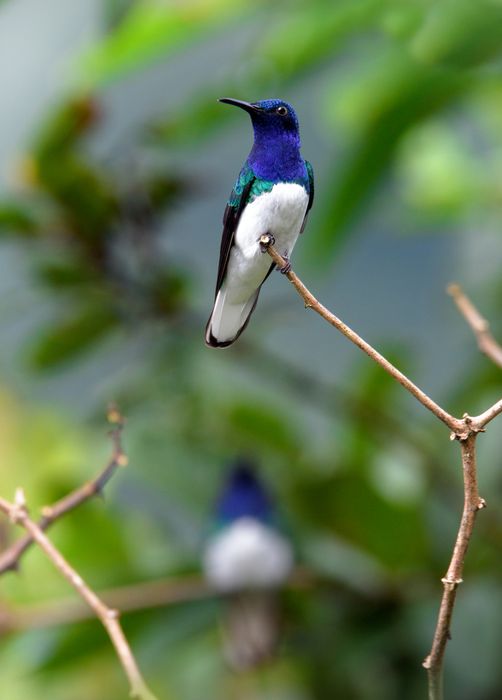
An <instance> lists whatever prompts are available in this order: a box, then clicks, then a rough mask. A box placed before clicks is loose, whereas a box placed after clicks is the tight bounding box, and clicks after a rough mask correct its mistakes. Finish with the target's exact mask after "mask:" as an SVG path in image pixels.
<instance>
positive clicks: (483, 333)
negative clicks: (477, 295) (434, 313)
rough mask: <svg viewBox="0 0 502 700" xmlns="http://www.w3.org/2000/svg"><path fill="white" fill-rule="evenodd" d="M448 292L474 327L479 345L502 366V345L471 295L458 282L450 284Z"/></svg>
mask: <svg viewBox="0 0 502 700" xmlns="http://www.w3.org/2000/svg"><path fill="white" fill-rule="evenodd" d="M448 294H449V295H450V296H451V297H452V298H453V300H454V302H455V303H456V305H457V307H458V310H459V311H460V313H461V314H462V316H463V317H464V318H465V320H466V321H467V323H468V324H469V326H470V327H471V328H472V331H473V333H474V335H475V336H476V340H477V342H478V347H479V349H480V350H481V352H482V353H484V354H485V355H486V356H487V357H489V358H490V360H492V362H494V363H495V364H496V365H498V366H499V367H502V346H501V345H500V344H499V343H497V341H496V340H495V338H494V337H493V335H492V334H491V332H490V324H489V323H488V321H487V320H486V318H483V316H481V314H480V313H479V311H478V310H477V308H476V307H475V306H474V304H473V303H472V301H471V300H470V299H469V297H468V296H467V295H466V294H465V293H464V292H463V291H462V288H461V287H460V285H458V284H450V285H449V286H448Z"/></svg>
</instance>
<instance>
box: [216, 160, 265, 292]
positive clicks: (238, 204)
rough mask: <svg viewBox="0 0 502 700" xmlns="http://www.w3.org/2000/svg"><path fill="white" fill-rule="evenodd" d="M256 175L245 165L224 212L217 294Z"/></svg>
mask: <svg viewBox="0 0 502 700" xmlns="http://www.w3.org/2000/svg"><path fill="white" fill-rule="evenodd" d="M255 179H256V178H255V176H254V173H253V171H252V170H251V168H249V167H244V168H243V169H242V170H241V173H240V175H239V177H238V179H237V182H236V184H235V187H234V189H233V190H232V194H231V195H230V200H229V203H228V204H227V206H226V208H225V213H224V214H223V233H222V236H221V245H220V261H219V263H218V277H217V280H216V294H218V291H219V289H220V287H221V285H222V282H223V278H224V277H225V273H226V271H227V265H228V258H229V257H230V251H231V250H232V246H233V244H234V236H235V231H236V230H237V226H238V224H239V219H240V218H241V214H242V212H243V210H244V207H245V206H246V204H247V201H248V199H249V193H250V192H251V188H252V186H253V183H254V181H255Z"/></svg>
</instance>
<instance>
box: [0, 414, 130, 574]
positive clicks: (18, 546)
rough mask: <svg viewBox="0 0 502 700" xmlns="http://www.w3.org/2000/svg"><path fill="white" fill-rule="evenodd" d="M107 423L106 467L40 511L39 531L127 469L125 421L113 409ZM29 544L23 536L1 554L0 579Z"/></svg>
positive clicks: (12, 566)
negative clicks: (108, 454) (109, 426)
mask: <svg viewBox="0 0 502 700" xmlns="http://www.w3.org/2000/svg"><path fill="white" fill-rule="evenodd" d="M108 421H109V422H110V423H111V424H112V425H113V428H112V430H111V431H110V437H111V440H112V445H113V449H112V454H111V457H110V459H109V461H108V463H107V464H106V466H105V467H104V469H102V470H101V471H100V472H99V474H98V475H97V476H96V477H95V478H94V479H92V480H91V481H88V482H87V483H85V484H83V486H79V488H77V489H75V490H74V491H71V492H70V493H69V494H67V495H66V496H64V497H63V498H61V499H60V500H59V501H56V503H53V504H52V505H50V506H45V507H44V508H42V517H41V518H40V519H39V521H38V523H37V524H38V527H39V528H40V529H41V530H43V531H45V530H47V528H48V527H49V526H50V525H52V523H53V522H54V521H55V520H57V519H58V518H60V517H61V516H62V515H65V514H66V513H68V512H69V511H70V510H73V508H76V507H77V506H79V505H81V504H82V503H84V502H85V501H87V500H89V499H90V498H92V497H93V496H96V495H98V494H100V493H101V492H102V491H103V489H104V487H105V486H106V484H107V483H108V481H109V480H110V479H111V477H112V476H113V475H114V473H115V472H116V470H117V469H118V467H124V466H126V465H127V456H126V455H125V453H124V451H123V449H122V431H123V428H124V422H125V421H124V418H123V416H122V415H121V414H120V412H119V411H118V410H117V408H116V407H115V406H113V405H112V406H110V408H109V410H108ZM32 544H33V537H32V536H31V535H30V534H29V533H27V534H26V535H24V536H23V537H20V538H19V539H18V540H17V541H16V542H14V543H13V544H12V545H11V546H10V547H8V548H7V549H6V550H4V551H3V552H2V553H1V554H0V575H1V574H3V573H5V572H6V571H15V570H17V568H18V567H19V560H20V558H21V557H22V555H23V554H24V553H25V552H26V550H27V549H28V548H29V547H30V546H31V545H32Z"/></svg>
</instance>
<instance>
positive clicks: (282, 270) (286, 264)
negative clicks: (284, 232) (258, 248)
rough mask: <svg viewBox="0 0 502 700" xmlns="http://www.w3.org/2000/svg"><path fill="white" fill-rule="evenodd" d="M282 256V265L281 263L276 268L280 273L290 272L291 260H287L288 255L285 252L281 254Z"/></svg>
mask: <svg viewBox="0 0 502 700" xmlns="http://www.w3.org/2000/svg"><path fill="white" fill-rule="evenodd" d="M282 258H283V260H284V265H283V266H282V267H278V268H277V269H278V270H279V272H280V273H281V275H287V274H288V272H291V262H290V260H289V257H288V254H287V253H284V255H283V256H282Z"/></svg>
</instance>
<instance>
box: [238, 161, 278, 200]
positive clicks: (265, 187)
mask: <svg viewBox="0 0 502 700" xmlns="http://www.w3.org/2000/svg"><path fill="white" fill-rule="evenodd" d="M254 178H255V174H254V173H253V171H252V170H251V168H250V167H249V166H245V167H244V168H242V170H241V172H240V173H239V177H238V178H237V182H236V183H235V185H234V189H233V190H232V194H231V195H230V199H229V200H228V203H229V205H230V206H231V207H238V206H239V203H240V199H241V196H242V193H243V191H244V188H245V187H246V185H248V184H249V183H250V182H251V180H253V179H254ZM274 184H275V183H274V182H271V181H269V180H260V179H258V178H256V179H255V181H254V182H253V184H252V186H251V189H250V191H249V195H248V200H247V202H246V204H248V203H249V202H252V201H253V199H256V197H259V196H260V195H261V194H263V193H264V192H270V190H271V189H272V187H273V186H274Z"/></svg>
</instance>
